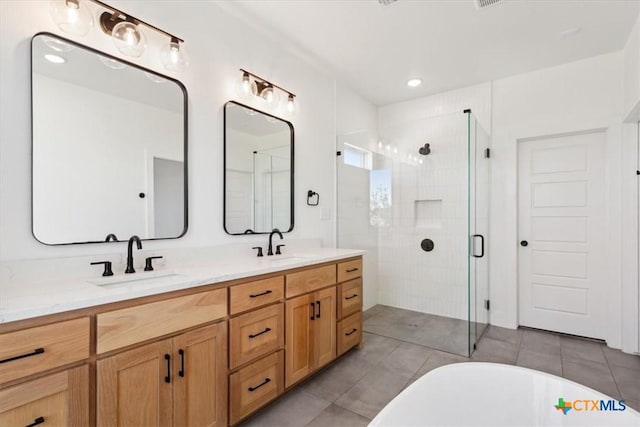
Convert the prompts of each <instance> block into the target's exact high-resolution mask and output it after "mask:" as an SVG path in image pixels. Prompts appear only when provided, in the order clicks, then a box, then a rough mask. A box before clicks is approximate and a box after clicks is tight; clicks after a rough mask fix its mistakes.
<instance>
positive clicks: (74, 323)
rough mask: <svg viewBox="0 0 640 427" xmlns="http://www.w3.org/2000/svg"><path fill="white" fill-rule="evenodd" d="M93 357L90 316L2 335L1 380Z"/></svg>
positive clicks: (0, 347) (0, 381)
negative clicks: (90, 342) (91, 352)
mask: <svg viewBox="0 0 640 427" xmlns="http://www.w3.org/2000/svg"><path fill="white" fill-rule="evenodd" d="M88 357H89V318H88V317H81V318H79V319H74V320H68V321H65V322H59V323H52V324H50V325H45V326H38V327H35V328H30V329H24V330H22V331H16V332H9V333H6V334H2V335H0V384H1V383H5V382H7V381H11V380H15V379H17V378H21V377H25V376H27V375H31V374H35V373H37V372H42V371H46V370H47V369H51V368H55V367H57V366H62V365H66V364H68V363H72V362H76V361H78V360H83V359H86V358H88Z"/></svg>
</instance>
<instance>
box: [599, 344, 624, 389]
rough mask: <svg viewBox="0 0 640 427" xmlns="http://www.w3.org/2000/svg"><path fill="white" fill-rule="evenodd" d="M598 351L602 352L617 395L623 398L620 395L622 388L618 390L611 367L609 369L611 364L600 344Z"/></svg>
mask: <svg viewBox="0 0 640 427" xmlns="http://www.w3.org/2000/svg"><path fill="white" fill-rule="evenodd" d="M600 351H601V352H602V355H603V356H604V360H605V362H606V363H607V368H608V369H609V373H610V374H611V378H612V379H613V383H614V384H615V385H616V390H618V396H620V399H622V398H623V396H622V390H620V387H619V386H618V381H617V380H616V376H615V375H614V374H613V369H611V364H610V363H609V358H607V354H606V353H605V351H604V347H603V346H602V345H601V346H600Z"/></svg>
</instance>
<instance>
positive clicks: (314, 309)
mask: <svg viewBox="0 0 640 427" xmlns="http://www.w3.org/2000/svg"><path fill="white" fill-rule="evenodd" d="M315 318H316V303H315V302H312V303H311V320H314V319H315Z"/></svg>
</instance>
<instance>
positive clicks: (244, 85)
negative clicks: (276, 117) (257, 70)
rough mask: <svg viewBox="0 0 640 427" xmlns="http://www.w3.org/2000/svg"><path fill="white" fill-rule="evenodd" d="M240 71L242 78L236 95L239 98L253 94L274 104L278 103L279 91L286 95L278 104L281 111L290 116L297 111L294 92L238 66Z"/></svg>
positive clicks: (267, 102)
mask: <svg viewBox="0 0 640 427" xmlns="http://www.w3.org/2000/svg"><path fill="white" fill-rule="evenodd" d="M240 72H241V73H242V80H240V86H239V88H238V95H239V96H240V97H241V98H243V99H247V98H250V97H251V96H252V95H253V96H255V97H257V98H260V99H262V100H263V101H264V102H265V103H266V104H267V105H269V106H275V105H279V101H280V93H283V94H284V95H286V101H283V103H284V105H280V107H281V110H282V111H283V113H284V114H285V115H289V116H291V115H294V114H295V113H296V112H297V109H298V108H297V107H298V106H297V103H296V102H295V98H296V95H295V94H294V93H292V92H289V91H288V90H286V89H284V88H282V87H280V86H278V85H275V84H273V83H271V82H270V81H268V80H265V79H263V78H262V77H260V76H258V75H256V74H253V73H251V72H249V71H247V70H244V69H242V68H240Z"/></svg>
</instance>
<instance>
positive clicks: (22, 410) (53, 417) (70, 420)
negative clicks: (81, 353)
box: [0, 365, 89, 427]
mask: <svg viewBox="0 0 640 427" xmlns="http://www.w3.org/2000/svg"><path fill="white" fill-rule="evenodd" d="M38 424H42V425H43V426H49V425H51V426H77V427H81V426H86V425H89V367H88V366H86V365H84V366H80V367H78V368H73V369H69V370H66V371H63V372H59V373H57V374H53V375H49V376H46V377H44V378H39V379H37V380H33V381H29V382H26V383H24V384H20V385H17V386H14V387H11V388H7V389H4V390H0V426H28V425H38Z"/></svg>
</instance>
